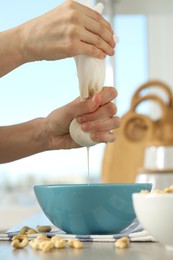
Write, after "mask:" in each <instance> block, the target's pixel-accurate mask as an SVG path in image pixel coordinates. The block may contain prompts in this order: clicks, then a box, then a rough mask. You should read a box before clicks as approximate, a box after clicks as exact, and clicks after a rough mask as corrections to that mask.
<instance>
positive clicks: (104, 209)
mask: <svg viewBox="0 0 173 260" xmlns="http://www.w3.org/2000/svg"><path fill="white" fill-rule="evenodd" d="M142 189H147V190H151V184H148V183H146V184H141V183H139V184H89V185H88V184H65V185H64V184H63V185H59V184H57V185H37V186H34V192H35V195H36V198H37V200H38V202H39V204H40V206H41V208H42V210H43V212H44V213H45V214H46V216H47V217H48V218H49V220H50V221H51V222H52V223H53V224H54V225H55V226H57V227H58V228H60V229H62V230H64V231H65V232H67V233H69V234H70V233H71V234H86V235H88V234H115V233H118V232H120V231H121V230H123V229H124V228H126V227H127V226H128V225H130V224H131V223H132V222H133V220H134V219H135V216H136V215H135V212H134V209H133V205H132V194H133V193H134V192H140V191H141V190H142Z"/></svg>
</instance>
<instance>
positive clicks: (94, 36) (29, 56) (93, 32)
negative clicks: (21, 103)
mask: <svg viewBox="0 0 173 260" xmlns="http://www.w3.org/2000/svg"><path fill="white" fill-rule="evenodd" d="M114 47H115V43H114V39H113V31H112V28H111V26H110V24H109V23H108V22H107V21H106V20H105V19H104V18H103V17H102V16H101V15H100V14H99V13H97V12H96V11H93V10H91V9H90V8H88V7H86V6H83V5H81V4H79V3H76V2H74V1H65V2H64V3H63V4H62V5H59V6H58V7H56V8H55V9H53V10H51V11H49V12H47V13H45V14H43V15H41V16H39V17H36V18H34V19H32V20H30V21H28V22H26V23H24V24H21V25H20V26H18V27H16V28H13V29H11V30H7V31H4V32H1V33H0V77H2V76H3V75H5V74H7V73H8V72H10V71H11V70H13V69H15V68H17V67H18V66H20V65H22V64H24V63H27V62H31V61H40V60H58V59H63V58H67V57H73V56H76V55H79V54H84V55H89V56H94V57H97V58H100V59H103V58H105V56H106V55H113V54H114Z"/></svg>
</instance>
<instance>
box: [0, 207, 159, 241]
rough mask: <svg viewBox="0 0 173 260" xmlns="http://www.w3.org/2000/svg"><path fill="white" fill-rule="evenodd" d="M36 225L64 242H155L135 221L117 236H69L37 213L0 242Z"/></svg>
mask: <svg viewBox="0 0 173 260" xmlns="http://www.w3.org/2000/svg"><path fill="white" fill-rule="evenodd" d="M37 225H40V226H41V225H50V226H51V227H52V230H51V231H50V232H48V233H46V235H47V236H48V237H53V236H59V237H62V238H63V239H65V240H69V239H79V240H81V241H83V242H115V241H116V240H117V239H119V238H121V237H123V236H127V237H129V239H130V241H134V242H137V241H143V242H155V241H156V240H155V239H154V237H152V236H151V235H150V234H148V233H147V232H146V231H145V230H143V229H142V228H141V226H140V224H139V222H138V220H137V219H136V220H135V221H134V222H133V223H132V224H131V225H130V226H128V227H127V228H126V229H124V230H122V231H121V232H120V233H119V234H112V235H71V234H67V233H65V232H64V231H62V230H61V229H58V228H57V227H55V226H52V223H51V222H50V221H49V220H48V219H47V217H46V216H45V215H44V214H43V213H42V212H41V213H38V214H36V215H34V216H32V217H31V218H29V219H27V220H26V221H24V222H22V223H21V224H20V225H18V226H15V227H13V228H11V229H10V230H8V231H7V232H6V233H1V234H0V240H7V241H8V240H9V241H11V239H12V237H13V236H14V235H16V234H18V232H19V230H20V229H21V228H22V227H23V226H29V227H30V228H33V229H35V228H36V226H37ZM37 235H38V234H32V235H28V238H29V240H32V239H34V238H36V236H37Z"/></svg>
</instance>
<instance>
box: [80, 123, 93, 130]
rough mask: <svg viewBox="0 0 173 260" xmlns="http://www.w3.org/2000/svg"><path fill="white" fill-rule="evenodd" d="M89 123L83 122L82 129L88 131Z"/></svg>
mask: <svg viewBox="0 0 173 260" xmlns="http://www.w3.org/2000/svg"><path fill="white" fill-rule="evenodd" d="M91 128H92V127H91V124H89V123H84V124H82V129H83V130H84V131H90V130H91Z"/></svg>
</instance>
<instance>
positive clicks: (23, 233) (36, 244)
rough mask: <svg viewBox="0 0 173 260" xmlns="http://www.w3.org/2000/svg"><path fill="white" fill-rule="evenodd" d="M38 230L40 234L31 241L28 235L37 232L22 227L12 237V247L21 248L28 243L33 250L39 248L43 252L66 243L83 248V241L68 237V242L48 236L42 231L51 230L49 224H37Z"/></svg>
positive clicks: (63, 245)
mask: <svg viewBox="0 0 173 260" xmlns="http://www.w3.org/2000/svg"><path fill="white" fill-rule="evenodd" d="M37 230H38V232H42V234H38V235H37V237H36V238H35V239H33V240H31V241H29V239H28V235H30V234H37V233H38V232H37V231H36V230H34V229H31V228H29V227H26V226H25V227H23V228H22V229H21V230H20V231H19V234H18V235H16V236H14V237H13V238H12V243H11V245H12V247H14V248H16V249H22V248H24V247H26V246H28V245H30V246H31V247H32V248H33V249H35V250H41V251H43V252H50V251H51V250H52V249H54V248H56V249H61V248H65V247H66V245H67V244H68V246H69V247H72V248H76V249H81V248H83V243H82V242H81V241H80V240H77V239H70V240H69V241H68V243H66V241H65V240H64V239H62V238H60V237H58V236H53V237H51V238H48V237H47V235H46V234H43V233H44V232H49V231H51V227H50V226H37Z"/></svg>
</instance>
